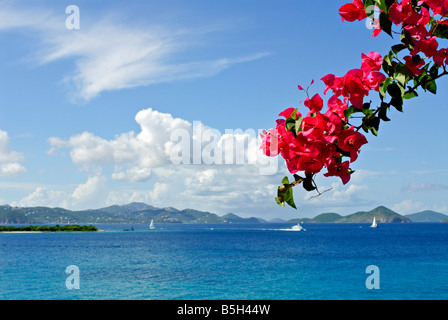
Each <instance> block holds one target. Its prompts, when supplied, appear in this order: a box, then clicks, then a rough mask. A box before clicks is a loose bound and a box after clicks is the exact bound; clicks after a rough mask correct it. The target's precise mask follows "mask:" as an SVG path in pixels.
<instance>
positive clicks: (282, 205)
mask: <svg viewBox="0 0 448 320" xmlns="http://www.w3.org/2000/svg"><path fill="white" fill-rule="evenodd" d="M275 201H276V202H277V204H278V205H279V206H280V207H284V206H285V200H284V199H283V198H279V197H275Z"/></svg>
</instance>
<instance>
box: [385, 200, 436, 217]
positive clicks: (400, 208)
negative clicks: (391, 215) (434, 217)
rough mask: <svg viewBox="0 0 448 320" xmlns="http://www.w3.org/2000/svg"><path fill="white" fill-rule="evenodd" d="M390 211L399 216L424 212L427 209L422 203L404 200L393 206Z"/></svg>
mask: <svg viewBox="0 0 448 320" xmlns="http://www.w3.org/2000/svg"><path fill="white" fill-rule="evenodd" d="M391 209H392V210H393V211H395V212H398V213H400V214H410V213H415V212H418V211H422V210H426V209H427V207H426V206H425V205H424V204H423V203H422V202H419V201H414V200H411V199H406V200H403V201H401V202H399V203H396V204H394V205H393V206H392V208H391Z"/></svg>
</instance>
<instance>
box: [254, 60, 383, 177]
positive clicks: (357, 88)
mask: <svg viewBox="0 0 448 320" xmlns="http://www.w3.org/2000/svg"><path fill="white" fill-rule="evenodd" d="M362 58H363V61H362V65H361V68H360V69H353V70H350V71H349V72H347V74H346V75H345V76H343V77H337V76H335V75H326V76H325V77H323V78H322V81H323V82H324V83H325V85H326V86H327V87H326V89H325V91H324V94H326V92H327V90H328V89H331V90H332V91H333V95H332V96H331V97H330V98H329V99H328V102H327V110H326V111H325V112H323V113H322V112H321V111H322V109H323V106H324V101H323V99H322V97H321V96H320V95H319V94H315V95H314V96H313V97H311V98H310V97H307V98H306V99H305V101H304V105H305V107H307V108H308V109H309V112H308V113H307V114H306V116H302V114H301V113H300V112H299V111H298V109H294V108H288V109H286V110H284V111H283V112H281V113H280V114H279V116H281V117H284V118H285V119H278V120H277V126H276V128H275V129H271V130H269V131H267V132H266V131H264V132H263V134H262V135H261V137H262V144H261V148H262V149H263V151H264V154H265V155H267V156H271V157H273V156H277V155H278V154H280V155H281V156H282V157H283V158H284V159H285V161H286V165H287V167H288V170H289V171H290V172H291V173H292V174H295V173H297V172H299V171H303V172H305V176H311V175H314V174H316V173H318V172H320V171H321V170H322V169H323V168H326V169H327V172H326V173H325V174H324V176H326V177H328V176H337V177H339V178H341V180H342V182H343V183H344V184H346V183H347V182H348V181H349V180H350V176H351V173H352V172H353V171H352V170H351V169H350V167H349V165H350V163H352V162H354V161H356V159H357V158H358V154H359V152H360V148H361V146H363V145H364V144H366V143H367V139H366V137H365V136H364V135H363V134H362V133H360V132H358V130H356V129H355V128H354V126H353V125H349V123H348V118H347V117H346V115H345V110H346V109H347V108H348V101H349V102H350V103H352V104H353V106H354V107H356V108H359V109H362V106H363V99H364V97H366V96H368V95H369V92H370V91H371V90H375V91H378V87H379V83H381V82H382V81H384V79H385V76H384V75H383V74H382V73H380V72H379V70H380V68H381V64H382V57H381V56H380V55H379V54H378V53H375V52H371V53H368V54H367V55H365V54H363V55H362ZM299 89H300V90H304V89H303V88H302V87H300V86H299ZM307 95H308V92H307ZM341 96H342V98H343V99H341ZM344 157H348V158H349V160H346V161H343V159H344Z"/></svg>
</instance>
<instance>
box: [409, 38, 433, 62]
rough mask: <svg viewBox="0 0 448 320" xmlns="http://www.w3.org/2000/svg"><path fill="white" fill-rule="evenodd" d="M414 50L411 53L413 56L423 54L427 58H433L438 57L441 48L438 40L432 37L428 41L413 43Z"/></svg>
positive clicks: (422, 40)
mask: <svg viewBox="0 0 448 320" xmlns="http://www.w3.org/2000/svg"><path fill="white" fill-rule="evenodd" d="M413 44H414V49H413V50H412V51H411V55H412V56H415V55H416V54H418V53H419V52H423V53H424V54H425V56H427V57H428V58H432V57H433V56H435V55H437V48H438V47H439V43H438V42H437V40H436V37H431V38H428V39H421V40H419V41H416V40H415V41H413Z"/></svg>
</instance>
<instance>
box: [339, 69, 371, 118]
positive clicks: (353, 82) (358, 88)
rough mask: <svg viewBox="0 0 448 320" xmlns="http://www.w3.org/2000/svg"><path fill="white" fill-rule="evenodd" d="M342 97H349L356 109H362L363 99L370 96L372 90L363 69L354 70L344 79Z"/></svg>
mask: <svg viewBox="0 0 448 320" xmlns="http://www.w3.org/2000/svg"><path fill="white" fill-rule="evenodd" d="M342 82H343V85H342V95H343V96H344V97H348V98H349V100H350V102H351V103H352V105H353V106H354V107H355V108H358V109H362V105H363V99H364V97H365V96H368V95H369V91H370V88H369V87H368V86H367V79H366V78H365V75H364V72H363V71H362V70H361V69H352V70H350V71H349V72H347V74H346V75H345V76H344V77H343V81H342Z"/></svg>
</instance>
